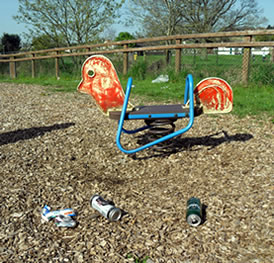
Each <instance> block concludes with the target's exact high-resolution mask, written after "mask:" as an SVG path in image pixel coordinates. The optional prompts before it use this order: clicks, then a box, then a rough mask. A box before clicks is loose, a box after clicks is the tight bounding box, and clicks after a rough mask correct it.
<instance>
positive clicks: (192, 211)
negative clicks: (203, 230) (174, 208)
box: [186, 197, 202, 227]
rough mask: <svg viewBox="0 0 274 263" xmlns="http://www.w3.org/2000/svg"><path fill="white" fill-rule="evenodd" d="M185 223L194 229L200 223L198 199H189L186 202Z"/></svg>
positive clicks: (200, 211)
mask: <svg viewBox="0 0 274 263" xmlns="http://www.w3.org/2000/svg"><path fill="white" fill-rule="evenodd" d="M186 221H187V223H188V224H189V225H190V226H194V227H196V226H198V225H200V224H201V223H202V206H201V201H200V199H199V198H195V197H191V198H190V199H189V200H188V201H187V212H186Z"/></svg>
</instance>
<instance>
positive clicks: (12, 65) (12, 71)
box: [9, 57, 16, 79]
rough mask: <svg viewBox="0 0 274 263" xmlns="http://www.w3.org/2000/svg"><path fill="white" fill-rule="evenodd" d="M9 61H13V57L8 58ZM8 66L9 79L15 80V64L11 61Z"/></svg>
mask: <svg viewBox="0 0 274 263" xmlns="http://www.w3.org/2000/svg"><path fill="white" fill-rule="evenodd" d="M10 59H15V57H10ZM9 64H10V77H11V78H12V79H15V78H16V62H15V61H12V62H10V63H9Z"/></svg>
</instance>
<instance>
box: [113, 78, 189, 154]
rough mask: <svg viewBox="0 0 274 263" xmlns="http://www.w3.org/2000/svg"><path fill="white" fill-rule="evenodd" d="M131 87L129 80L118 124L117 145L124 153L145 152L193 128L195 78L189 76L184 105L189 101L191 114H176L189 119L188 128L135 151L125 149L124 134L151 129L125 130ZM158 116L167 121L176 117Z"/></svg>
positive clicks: (143, 116)
mask: <svg viewBox="0 0 274 263" xmlns="http://www.w3.org/2000/svg"><path fill="white" fill-rule="evenodd" d="M131 87H132V78H129V79H128V82H127V88H126V95H125V100H124V104H123V108H122V112H121V115H120V120H119V123H118V130H117V135H116V144H117V146H118V148H119V149H120V150H121V151H122V152H124V153H127V154H132V153H136V152H139V151H142V150H144V149H146V148H149V147H151V146H153V145H156V144H158V143H161V142H163V141H166V140H169V139H171V138H173V137H175V136H178V135H181V134H183V133H185V132H187V131H188V130H189V129H190V128H191V127H192V125H193V122H194V95H193V78H192V75H191V74H189V75H188V76H187V78H186V83H185V94H184V104H186V103H187V102H188V101H189V113H188V116H185V114H179V113H176V114H177V115H178V117H179V118H183V117H189V122H188V124H187V126H186V127H185V128H183V129H180V130H178V131H175V132H173V133H171V134H168V135H165V136H163V137H162V138H159V139H157V140H155V141H153V142H150V143H147V144H145V145H142V146H140V147H138V148H135V149H132V150H126V149H124V148H123V146H122V145H121V142H120V139H121V134H122V132H123V133H127V134H134V133H137V132H140V131H143V130H146V129H149V128H150V126H149V125H148V126H143V127H141V128H138V129H135V130H126V129H124V128H123V125H124V120H125V115H126V111H127V105H128V100H129V96H130V92H131ZM163 107H164V106H163ZM156 115H157V117H156V118H157V119H165V118H172V117H174V116H172V117H167V114H166V113H165V114H156ZM168 115H169V114H168ZM172 115H174V114H172ZM151 117H152V116H151ZM153 117H155V116H153ZM129 118H131V119H143V118H148V116H147V115H138V117H137V115H135V116H132V117H129Z"/></svg>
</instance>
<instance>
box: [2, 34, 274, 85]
mask: <svg viewBox="0 0 274 263" xmlns="http://www.w3.org/2000/svg"><path fill="white" fill-rule="evenodd" d="M262 35H270V36H271V35H274V30H256V31H249V30H248V31H233V32H217V33H202V34H184V35H173V36H161V37H153V38H141V39H136V40H125V41H116V42H107V43H99V44H92V45H79V46H70V47H61V48H53V49H45V50H38V51H28V52H19V53H14V54H0V63H9V70H10V77H11V78H16V62H22V61H31V63H32V67H31V68H32V77H35V61H36V60H42V59H55V67H56V77H57V78H59V61H58V60H59V58H62V57H72V56H89V55H94V54H113V53H123V74H127V71H128V54H129V53H132V52H146V51H159V50H175V72H176V73H179V72H180V70H181V54H182V53H181V51H182V50H183V49H203V48H204V49H212V48H221V47H224V48H243V49H244V52H243V60H242V81H243V82H244V83H247V82H248V75H249V67H250V57H251V48H256V47H272V62H273V60H274V51H273V50H274V48H273V47H274V41H255V38H254V37H255V36H262ZM227 38H229V42H226V41H227ZM233 38H234V41H232V40H231V39H233ZM182 42H183V43H182ZM193 42H194V43H193ZM196 42H198V43H196ZM149 43H150V44H149ZM156 43H158V44H156ZM132 44H137V45H138V44H142V47H129V45H132Z"/></svg>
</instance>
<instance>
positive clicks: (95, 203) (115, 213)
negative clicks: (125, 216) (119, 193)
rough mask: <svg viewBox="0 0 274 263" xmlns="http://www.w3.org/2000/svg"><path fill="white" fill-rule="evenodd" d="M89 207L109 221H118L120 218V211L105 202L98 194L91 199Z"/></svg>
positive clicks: (108, 202)
mask: <svg viewBox="0 0 274 263" xmlns="http://www.w3.org/2000/svg"><path fill="white" fill-rule="evenodd" d="M90 206H91V207H92V208H94V209H95V210H97V211H98V212H99V213H100V214H101V215H103V216H104V217H105V218H107V219H108V220H110V221H118V220H119V219H120V218H121V216H122V211H121V209H119V208H117V207H115V206H114V205H113V204H112V203H111V202H110V201H107V200H105V199H104V198H103V197H101V196H100V195H98V194H95V195H93V196H92V197H91V199H90Z"/></svg>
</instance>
